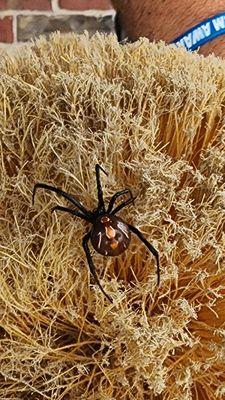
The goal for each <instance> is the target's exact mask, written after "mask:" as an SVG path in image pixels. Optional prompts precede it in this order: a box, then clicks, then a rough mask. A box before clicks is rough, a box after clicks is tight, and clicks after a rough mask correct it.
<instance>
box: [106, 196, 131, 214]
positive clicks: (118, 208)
mask: <svg viewBox="0 0 225 400" xmlns="http://www.w3.org/2000/svg"><path fill="white" fill-rule="evenodd" d="M136 197H137V196H135V197H131V198H130V199H128V200H126V201H123V202H122V203H121V204H119V205H118V206H117V207H116V208H114V210H113V211H112V212H111V214H113V215H115V214H116V213H118V211H120V210H122V208H124V207H126V206H128V204H130V203H133V204H134V200H135V199H136Z"/></svg>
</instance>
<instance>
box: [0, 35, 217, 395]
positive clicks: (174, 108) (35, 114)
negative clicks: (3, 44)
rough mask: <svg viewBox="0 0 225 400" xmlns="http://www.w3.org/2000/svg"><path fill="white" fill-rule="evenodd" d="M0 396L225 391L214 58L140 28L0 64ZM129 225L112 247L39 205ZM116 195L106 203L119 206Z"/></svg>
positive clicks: (85, 226) (36, 50)
mask: <svg viewBox="0 0 225 400" xmlns="http://www.w3.org/2000/svg"><path fill="white" fill-rule="evenodd" d="M0 69H1V73H0V186H1V187H0V263H1V264H0V265H1V268H0V315H1V318H0V399H2V400H6V399H7V400H10V399H13V400H20V399H22V400H76V399H77V400H78V399H79V400H80V399H82V400H217V399H225V233H224V227H225V128H224V121H225V119H224V104H225V90H224V88H225V63H224V61H223V60H220V59H218V58H216V57H214V56H209V57H207V58H204V57H202V56H199V55H198V54H197V53H195V52H194V53H188V52H186V51H185V50H183V49H181V48H176V47H175V46H172V45H171V46H166V45H165V44H164V43H158V44H154V43H150V42H149V41H148V40H147V39H140V40H139V41H137V42H135V43H133V44H129V43H127V44H126V43H125V44H124V45H119V44H118V42H117V40H116V37H115V36H113V35H108V36H106V35H105V36H104V35H101V34H96V35H95V36H93V37H89V36H88V34H84V35H81V36H78V35H75V34H73V35H68V36H63V35H60V34H55V35H52V36H50V38H49V39H48V40H47V39H45V38H40V39H39V40H37V41H36V42H34V43H32V44H29V45H27V46H26V47H25V48H24V49H23V50H20V54H18V55H14V56H5V57H4V59H3V58H2V60H1V62H0ZM97 163H98V164H100V165H101V167H102V168H103V169H104V170H105V171H106V172H107V173H108V175H106V174H104V173H102V172H101V180H102V187H103V194H104V199H105V202H106V204H108V202H109V200H110V198H111V197H112V195H113V194H114V193H115V192H117V191H119V190H122V189H124V188H128V189H130V190H132V193H133V195H134V196H137V197H136V199H135V202H134V205H133V204H130V205H129V206H128V207H127V208H124V209H123V210H121V212H119V213H118V216H120V217H121V218H122V219H123V220H124V221H125V222H127V223H129V224H132V225H134V226H136V227H137V228H138V229H139V230H140V231H141V232H142V233H143V235H144V236H145V237H146V239H147V240H148V241H149V242H150V243H151V244H152V245H153V246H154V247H155V248H156V249H157V251H158V252H159V255H160V272H161V282H160V286H159V287H158V286H157V274H156V261H155V258H154V257H153V255H152V254H151V253H150V252H149V251H148V250H147V248H146V247H145V246H144V244H143V243H142V242H141V241H140V240H139V239H138V238H137V237H136V236H135V235H134V234H132V238H131V243H130V245H129V247H128V249H127V250H126V251H125V252H124V253H123V254H122V255H120V256H119V257H104V256H102V255H100V254H98V253H96V252H95V251H94V250H93V248H92V247H91V245H90V248H91V254H92V256H93V261H94V263H95V266H96V271H97V275H98V277H99V280H100V282H101V285H102V286H103V288H104V290H105V291H106V293H107V294H108V295H109V296H110V297H111V298H112V299H113V303H110V302H109V301H108V299H107V298H106V297H105V296H104V295H103V293H102V292H101V291H100V290H99V287H98V285H97V284H96V282H95V280H94V279H93V277H92V276H91V274H90V272H89V269H88V264H87V260H86V257H85V253H84V250H83V248H82V238H83V236H84V235H85V234H86V232H88V231H89V229H90V228H91V225H90V224H89V223H88V222H86V221H83V220H82V219H79V218H76V217H73V216H72V215H69V214H68V213H63V212H54V213H51V210H52V208H53V207H55V206H56V205H61V206H64V207H71V204H69V202H68V201H67V200H65V199H63V198H62V197H60V196H57V195H56V194H54V193H53V192H49V191H47V190H44V189H38V190H37V192H36V195H35V201H34V205H32V191H33V187H34V184H35V183H37V182H43V183H46V184H49V185H53V186H56V187H58V188H61V189H62V190H64V191H65V192H67V193H70V194H72V195H74V196H76V198H77V199H78V200H79V201H80V202H81V203H82V204H83V205H84V206H85V207H86V208H88V209H90V210H92V209H94V208H96V207H97V190H96V180H95V165H96V164H97ZM126 199H127V195H125V196H124V197H122V198H121V199H118V201H117V203H116V204H117V205H118V204H119V201H124V200H126Z"/></svg>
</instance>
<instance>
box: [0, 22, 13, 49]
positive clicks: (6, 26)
mask: <svg viewBox="0 0 225 400" xmlns="http://www.w3.org/2000/svg"><path fill="white" fill-rule="evenodd" d="M12 23H13V19H12V17H5V18H1V19H0V42H2V43H12V42H13V28H12Z"/></svg>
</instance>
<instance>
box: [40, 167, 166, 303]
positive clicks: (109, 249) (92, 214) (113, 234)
mask: <svg viewBox="0 0 225 400" xmlns="http://www.w3.org/2000/svg"><path fill="white" fill-rule="evenodd" d="M100 170H102V171H103V172H104V173H105V174H106V175H107V173H106V172H105V171H104V169H103V168H102V167H101V166H100V165H99V164H97V165H96V166H95V172H96V182H97V193H98V207H97V208H96V209H94V210H92V211H89V210H87V209H86V208H85V207H84V206H83V205H82V204H81V203H80V202H79V201H78V200H77V199H76V198H74V197H73V196H71V195H70V194H68V193H65V192H63V191H62V190H61V189H58V188H56V187H54V186H50V185H46V184H45V183H36V185H35V186H34V189H33V197H32V202H33V204H34V197H35V193H36V190H37V189H38V188H43V189H47V190H51V191H52V192H55V193H57V194H59V195H61V196H62V197H64V198H66V199H67V200H69V201H70V202H71V203H72V204H73V205H74V206H75V207H76V208H77V210H72V209H70V208H67V207H62V206H56V207H54V208H53V209H52V211H56V210H58V211H66V212H68V213H70V214H72V215H75V216H76V217H79V218H82V219H84V220H85V221H87V222H89V223H91V224H92V225H93V226H92V229H91V230H90V231H89V232H88V233H87V234H86V235H85V236H84V237H83V248H84V251H85V254H86V257H87V261H88V265H89V268H90V272H91V273H92V275H93V276H94V278H95V281H96V283H97V284H98V286H99V288H100V289H101V291H102V292H103V293H104V295H105V296H106V297H107V299H108V300H109V301H111V303H112V299H111V297H110V296H109V295H108V294H107V293H106V292H105V291H104V289H103V287H102V285H101V283H100V282H99V280H98V277H97V274H96V270H95V265H94V263H93V261H92V256H91V253H90V249H89V247H88V241H89V240H91V243H92V245H93V247H94V249H95V250H96V251H97V252H98V253H100V254H102V255H104V256H118V255H119V254H121V253H123V252H124V251H125V250H126V249H127V247H128V246H129V243H130V240H131V232H133V233H135V234H136V235H137V236H138V237H139V239H140V240H141V241H142V242H143V243H144V244H145V246H146V247H147V248H148V249H149V250H150V251H151V253H152V254H153V255H154V257H155V258H156V264H157V283H158V285H159V281H160V267H159V255H158V252H157V251H156V249H155V248H154V247H153V246H152V245H151V244H150V243H149V242H148V241H147V240H146V239H145V237H144V236H143V235H142V233H141V232H140V231H139V230H138V229H137V228H135V227H134V226H132V225H130V224H127V223H125V222H124V221H123V220H122V219H121V218H119V217H117V216H115V215H116V214H117V213H118V211H120V210H122V208H124V207H126V206H127V205H128V204H130V203H133V204H134V197H133V195H132V193H131V190H130V189H124V190H120V191H119V192H117V193H115V194H114V195H113V196H112V197H111V199H110V201H109V204H108V207H107V209H106V207H105V204H104V199H103V193H102V185H101V181H100ZM127 193H129V195H130V197H129V199H127V200H126V201H123V202H122V203H120V204H119V205H118V206H117V207H115V208H114V204H115V201H116V200H117V198H118V197H119V196H122V195H124V194H127Z"/></svg>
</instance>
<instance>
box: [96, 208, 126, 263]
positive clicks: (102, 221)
mask: <svg viewBox="0 0 225 400" xmlns="http://www.w3.org/2000/svg"><path fill="white" fill-rule="evenodd" d="M130 239H131V234H130V229H129V227H128V225H127V224H126V223H125V222H124V221H123V220H122V219H121V218H118V217H115V216H114V215H107V214H106V215H103V216H101V217H99V218H98V219H97V221H96V222H95V223H94V225H93V228H92V232H91V242H92V245H93V247H94V249H95V250H96V251H97V252H98V253H100V254H102V255H104V256H111V257H112V256H118V255H119V254H121V253H123V252H124V251H125V250H126V249H127V247H128V246H129V243H130Z"/></svg>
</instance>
